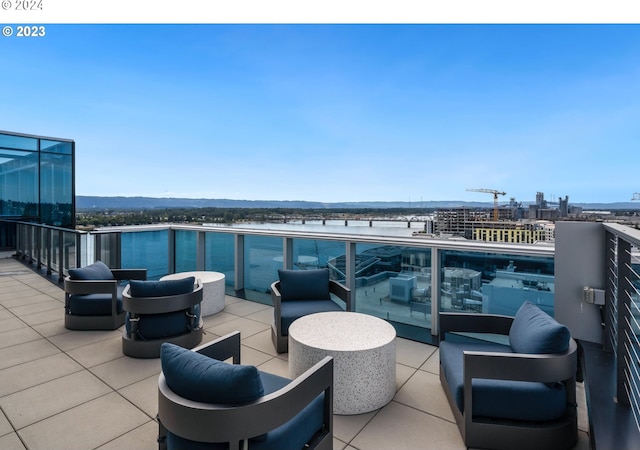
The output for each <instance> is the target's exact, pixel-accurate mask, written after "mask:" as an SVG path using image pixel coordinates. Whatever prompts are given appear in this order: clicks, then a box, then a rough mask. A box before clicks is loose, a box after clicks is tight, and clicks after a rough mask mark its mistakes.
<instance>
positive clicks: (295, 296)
mask: <svg viewBox="0 0 640 450" xmlns="http://www.w3.org/2000/svg"><path fill="white" fill-rule="evenodd" d="M278 276H279V278H280V295H281V297H282V301H288V300H328V299H330V298H331V295H330V293H329V269H313V270H278Z"/></svg>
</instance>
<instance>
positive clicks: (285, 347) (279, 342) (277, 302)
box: [271, 280, 351, 353]
mask: <svg viewBox="0 0 640 450" xmlns="http://www.w3.org/2000/svg"><path fill="white" fill-rule="evenodd" d="M329 293H330V294H335V295H336V296H337V297H338V298H339V299H341V300H342V301H343V302H344V303H345V305H346V307H345V309H346V311H351V289H349V288H348V287H346V286H345V285H343V284H341V283H338V282H337V281H334V280H329ZM301 300H302V299H301ZM271 302H272V303H273V309H274V311H273V316H274V321H273V323H272V324H271V340H272V341H273V346H274V347H275V348H276V351H277V352H278V353H287V352H288V351H289V336H284V335H283V334H282V312H281V311H282V309H281V308H282V295H280V281H274V282H273V283H271Z"/></svg>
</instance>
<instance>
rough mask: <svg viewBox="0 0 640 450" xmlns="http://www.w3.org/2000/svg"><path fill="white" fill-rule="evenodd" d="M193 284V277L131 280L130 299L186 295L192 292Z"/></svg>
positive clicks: (194, 280)
mask: <svg viewBox="0 0 640 450" xmlns="http://www.w3.org/2000/svg"><path fill="white" fill-rule="evenodd" d="M195 282H196V279H195V277H187V278H181V279H179V280H164V281H142V280H131V281H130V282H129V285H130V292H131V297H168V296H170V295H182V294H188V293H189V292H191V291H193V285H194V283H195Z"/></svg>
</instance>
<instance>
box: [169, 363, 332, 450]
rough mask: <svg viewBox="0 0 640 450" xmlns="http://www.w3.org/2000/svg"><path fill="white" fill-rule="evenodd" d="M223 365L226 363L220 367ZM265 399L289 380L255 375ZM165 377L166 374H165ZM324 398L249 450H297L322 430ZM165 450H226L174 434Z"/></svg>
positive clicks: (256, 440) (253, 441)
mask: <svg viewBox="0 0 640 450" xmlns="http://www.w3.org/2000/svg"><path fill="white" fill-rule="evenodd" d="M223 364H225V363H223ZM258 374H259V376H260V379H261V381H262V385H263V387H264V395H267V394H271V393H273V392H276V391H277V390H279V389H282V388H283V387H285V386H286V385H287V384H289V383H290V382H291V380H289V379H288V378H283V377H279V376H277V375H273V374H270V373H266V372H260V371H259V372H258ZM165 376H166V374H165ZM323 404H324V394H321V395H319V396H318V397H316V398H315V399H314V400H313V401H312V402H311V403H309V405H307V406H306V407H305V408H304V409H303V410H302V411H300V413H299V414H298V415H296V417H294V418H293V419H291V420H290V421H289V422H287V423H285V424H284V425H281V426H280V427H278V428H276V429H274V430H271V431H269V432H268V433H266V434H264V435H261V436H258V437H256V438H253V439H250V440H249V448H250V449H251V450H274V449H277V450H300V449H303V448H304V446H305V444H306V443H308V442H309V441H310V440H311V438H312V437H313V436H314V435H315V434H316V433H317V432H318V431H319V430H320V429H321V428H322V426H323V422H324V416H323V411H322V410H323V406H324V405H323ZM167 448H168V450H177V449H186V448H188V449H190V450H222V449H227V448H228V447H227V445H226V444H223V443H205V442H194V441H190V440H187V439H184V438H181V437H179V436H176V435H174V434H173V433H171V432H170V430H169V432H168V433H167Z"/></svg>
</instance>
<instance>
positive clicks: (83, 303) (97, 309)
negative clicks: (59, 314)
mask: <svg viewBox="0 0 640 450" xmlns="http://www.w3.org/2000/svg"><path fill="white" fill-rule="evenodd" d="M124 288H125V286H122V285H118V286H116V291H117V297H118V298H117V306H116V310H117V312H118V314H120V313H121V312H122V292H123V291H124ZM69 311H70V313H71V314H73V315H76V316H110V315H111V294H85V295H80V294H75V295H70V296H69Z"/></svg>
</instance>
